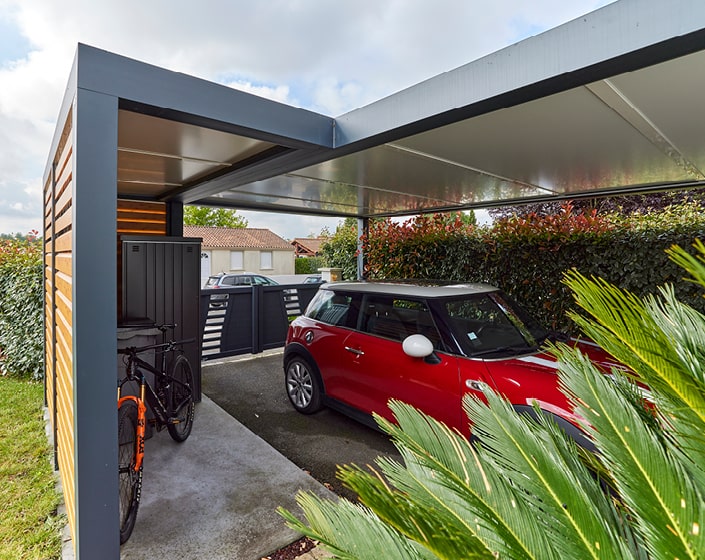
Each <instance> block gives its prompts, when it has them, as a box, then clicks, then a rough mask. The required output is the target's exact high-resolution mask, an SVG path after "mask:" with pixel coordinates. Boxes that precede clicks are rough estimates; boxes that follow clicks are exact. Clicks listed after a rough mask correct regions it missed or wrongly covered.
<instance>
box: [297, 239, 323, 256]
mask: <svg viewBox="0 0 705 560" xmlns="http://www.w3.org/2000/svg"><path fill="white" fill-rule="evenodd" d="M326 239H327V238H325V237H295V238H294V240H293V241H292V242H291V244H292V245H293V246H294V250H295V251H296V256H297V257H317V256H318V255H319V254H320V252H321V245H323V242H324V241H326Z"/></svg>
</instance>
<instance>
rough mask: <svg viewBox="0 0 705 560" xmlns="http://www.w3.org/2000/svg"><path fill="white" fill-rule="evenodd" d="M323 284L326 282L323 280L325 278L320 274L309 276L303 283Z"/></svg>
mask: <svg viewBox="0 0 705 560" xmlns="http://www.w3.org/2000/svg"><path fill="white" fill-rule="evenodd" d="M323 282H325V280H323V277H322V276H321V275H320V274H312V275H311V276H307V277H306V278H304V281H303V283H304V284H322V283H323Z"/></svg>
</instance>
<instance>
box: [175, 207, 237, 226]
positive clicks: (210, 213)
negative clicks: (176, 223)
mask: <svg viewBox="0 0 705 560" xmlns="http://www.w3.org/2000/svg"><path fill="white" fill-rule="evenodd" d="M184 225H187V226H209V227H222V228H246V227H247V220H246V219H245V218H244V217H242V216H238V215H237V210H231V209H229V208H211V207H209V206H184Z"/></svg>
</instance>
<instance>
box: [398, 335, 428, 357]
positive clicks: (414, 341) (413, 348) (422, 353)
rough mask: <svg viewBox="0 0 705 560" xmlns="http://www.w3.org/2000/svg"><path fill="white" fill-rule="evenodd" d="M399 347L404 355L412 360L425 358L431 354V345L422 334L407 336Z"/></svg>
mask: <svg viewBox="0 0 705 560" xmlns="http://www.w3.org/2000/svg"><path fill="white" fill-rule="evenodd" d="M401 347H402V349H403V350H404V354H406V355H407V356H411V357H412V358H425V357H426V356H430V355H431V354H433V343H432V342H431V341H430V340H429V339H428V338H426V337H425V336H424V335H422V334H412V335H411V336H407V337H406V338H405V339H404V341H403V342H402V343H401Z"/></svg>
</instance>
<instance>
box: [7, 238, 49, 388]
mask: <svg viewBox="0 0 705 560" xmlns="http://www.w3.org/2000/svg"><path fill="white" fill-rule="evenodd" d="M35 235H36V232H34V235H33V234H31V235H29V236H28V237H26V238H25V237H22V238H13V239H3V240H1V241H0V374H2V375H8V374H11V375H13V376H17V377H27V378H34V379H41V378H43V375H44V352H43V349H44V326H43V322H42V304H43V297H44V293H43V286H42V243H41V241H39V240H37V238H36V237H35Z"/></svg>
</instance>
